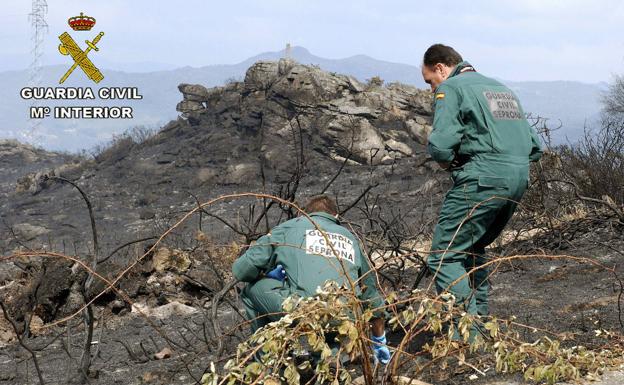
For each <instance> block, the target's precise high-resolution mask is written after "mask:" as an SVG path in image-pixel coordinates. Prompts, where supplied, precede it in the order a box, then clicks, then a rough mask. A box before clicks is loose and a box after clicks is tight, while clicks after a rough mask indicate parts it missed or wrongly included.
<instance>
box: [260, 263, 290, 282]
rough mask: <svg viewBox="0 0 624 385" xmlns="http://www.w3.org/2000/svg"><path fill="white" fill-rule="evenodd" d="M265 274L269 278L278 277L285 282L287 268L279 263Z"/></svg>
mask: <svg viewBox="0 0 624 385" xmlns="http://www.w3.org/2000/svg"><path fill="white" fill-rule="evenodd" d="M265 276H266V277H267V278H273V279H277V280H278V281H280V282H284V280H285V279H286V270H284V266H282V265H277V267H275V269H273V270H271V271H269V272H268V273H266V275H265Z"/></svg>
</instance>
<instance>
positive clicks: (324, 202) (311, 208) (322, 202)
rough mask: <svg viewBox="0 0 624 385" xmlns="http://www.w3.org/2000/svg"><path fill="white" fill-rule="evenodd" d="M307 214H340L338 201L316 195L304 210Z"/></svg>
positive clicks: (326, 196)
mask: <svg viewBox="0 0 624 385" xmlns="http://www.w3.org/2000/svg"><path fill="white" fill-rule="evenodd" d="M303 210H304V211H305V212H306V213H308V214H310V213H315V212H319V211H322V212H326V213H328V214H331V215H336V214H338V206H337V205H336V201H335V200H333V199H332V198H330V197H329V196H328V195H325V194H323V195H315V196H313V197H312V198H310V199H309V200H308V203H307V204H306V205H305V207H304V209H303Z"/></svg>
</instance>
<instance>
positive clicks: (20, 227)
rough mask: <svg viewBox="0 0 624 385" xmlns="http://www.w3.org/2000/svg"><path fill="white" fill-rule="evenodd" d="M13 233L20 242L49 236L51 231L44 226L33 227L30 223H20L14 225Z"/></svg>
mask: <svg viewBox="0 0 624 385" xmlns="http://www.w3.org/2000/svg"><path fill="white" fill-rule="evenodd" d="M13 232H14V233H15V236H17V237H18V238H19V239H20V240H23V241H32V240H33V239H35V238H37V237H39V236H41V235H45V234H48V233H49V232H50V230H48V229H46V228H45V227H43V226H36V225H31V224H30V223H18V224H16V225H13Z"/></svg>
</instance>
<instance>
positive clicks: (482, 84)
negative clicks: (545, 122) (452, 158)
mask: <svg viewBox="0 0 624 385" xmlns="http://www.w3.org/2000/svg"><path fill="white" fill-rule="evenodd" d="M462 68H472V67H471V66H470V65H469V64H468V63H466V62H463V63H461V64H460V65H458V66H457V68H456V70H455V72H454V73H453V74H452V75H451V76H450V77H449V78H448V79H447V80H446V81H444V82H443V83H442V84H441V85H440V86H439V87H438V88H437V89H436V92H435V99H434V100H435V116H434V123H433V126H434V129H433V131H432V133H431V137H430V138H429V141H430V144H431V146H433V148H434V150H435V149H436V148H438V149H440V150H441V152H445V151H446V154H447V156H448V155H450V154H449V151H453V152H456V154H457V155H458V156H459V157H460V158H464V159H471V158H476V157H478V156H479V155H480V154H491V155H494V156H499V157H505V156H511V157H514V158H515V157H518V158H524V159H526V161H527V162H528V160H529V158H532V157H535V156H539V154H537V152H540V146H539V140H538V138H537V136H536V134H535V131H534V130H533V128H531V126H530V125H529V123H528V122H527V120H526V118H525V114H524V111H523V110H522V107H521V106H520V103H519V101H518V99H517V98H516V96H515V95H514V93H513V92H512V91H511V90H510V89H509V88H507V87H506V86H504V85H503V84H501V83H500V82H498V81H496V80H494V79H491V78H488V77H486V76H483V75H481V74H480V73H478V72H476V71H474V70H470V71H466V72H461V71H462ZM434 155H435V151H434ZM445 161H449V159H448V158H447V159H445Z"/></svg>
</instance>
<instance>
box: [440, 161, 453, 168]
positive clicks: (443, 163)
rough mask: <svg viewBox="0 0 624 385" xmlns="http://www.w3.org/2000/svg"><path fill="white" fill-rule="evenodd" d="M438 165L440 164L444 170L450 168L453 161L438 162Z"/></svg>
mask: <svg viewBox="0 0 624 385" xmlns="http://www.w3.org/2000/svg"><path fill="white" fill-rule="evenodd" d="M438 166H440V168H442V170H448V169H449V167H451V163H450V162H438Z"/></svg>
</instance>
